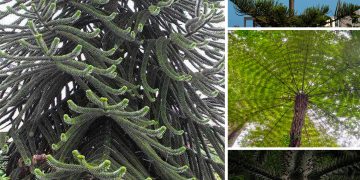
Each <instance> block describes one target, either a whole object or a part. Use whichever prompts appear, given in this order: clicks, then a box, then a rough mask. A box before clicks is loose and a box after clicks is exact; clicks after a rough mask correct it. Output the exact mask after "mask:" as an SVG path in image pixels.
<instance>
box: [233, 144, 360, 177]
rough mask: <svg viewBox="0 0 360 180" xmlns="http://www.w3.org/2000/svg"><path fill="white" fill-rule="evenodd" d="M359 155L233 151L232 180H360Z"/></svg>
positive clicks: (351, 152) (351, 153)
mask: <svg viewBox="0 0 360 180" xmlns="http://www.w3.org/2000/svg"><path fill="white" fill-rule="evenodd" d="M359 164H360V153H359V151H314V150H312V151H309V150H308V151H229V179H233V180H235V179H237V178H236V177H243V179H254V180H257V179H274V180H275V179H276V180H290V179H329V180H332V179H334V180H335V179H357V177H359V176H360V171H359V168H358V166H359Z"/></svg>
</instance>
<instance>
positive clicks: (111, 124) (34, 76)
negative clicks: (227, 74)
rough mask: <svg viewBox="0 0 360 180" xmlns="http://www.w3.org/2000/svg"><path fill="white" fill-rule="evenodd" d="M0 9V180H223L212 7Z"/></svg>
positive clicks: (136, 4) (65, 2)
mask: <svg viewBox="0 0 360 180" xmlns="http://www.w3.org/2000/svg"><path fill="white" fill-rule="evenodd" d="M7 3H8V4H7ZM0 5H1V6H7V5H9V6H8V7H7V8H6V10H5V11H1V12H0V23H1V25H0V50H1V51H0V58H1V59H0V125H1V127H2V128H9V129H10V130H9V132H8V136H10V140H7V143H6V145H5V146H4V149H3V151H2V152H4V153H5V154H4V158H3V159H5V165H6V175H7V176H10V178H11V179H35V178H36V179H130V180H132V179H146V180H150V179H152V178H153V179H189V178H196V179H219V177H220V178H222V179H223V178H224V158H225V157H224V123H225V122H224V116H223V114H224V112H223V111H224V110H223V107H224V92H223V89H224V71H223V70H224V58H223V57H224V55H223V54H224V43H223V39H224V30H223V28H221V27H219V24H218V23H220V22H223V21H224V16H223V12H222V10H221V9H222V8H223V7H222V5H221V3H220V2H218V1H217V0H210V1H206V2H205V1H196V2H194V1H182V0H181V1H173V0H165V1H149V0H144V1H118V0H71V1H69V0H33V1H27V0H19V1H1V2H0ZM6 22H10V23H7V24H5V23H6ZM1 167H3V166H1Z"/></svg>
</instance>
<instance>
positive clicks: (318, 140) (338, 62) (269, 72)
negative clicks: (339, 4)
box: [229, 31, 360, 146]
mask: <svg viewBox="0 0 360 180" xmlns="http://www.w3.org/2000/svg"><path fill="white" fill-rule="evenodd" d="M358 44H359V34H358V33H357V32H352V31H351V32H348V31H340V32H336V31H234V32H232V33H230V34H229V97H230V98H229V124H230V126H232V127H238V128H237V129H238V130H241V129H244V127H247V126H254V128H253V129H251V130H249V131H248V132H249V133H248V134H247V135H246V136H245V137H244V138H243V140H244V142H246V143H241V145H242V146H300V145H302V146H336V143H335V138H338V137H343V136H344V134H345V135H346V137H354V138H356V139H358V138H359V133H358V128H359V125H360V124H359V118H360V114H359V111H358V110H359V104H360V101H359V100H360V98H359V97H360V91H359V86H360V84H359V72H358V71H359V65H360V61H359V50H358V48H357V46H358ZM235 130H236V129H235ZM234 133H235V132H234V131H231V132H230V134H234ZM235 134H236V133H235ZM231 138H232V139H230V144H231V142H232V143H233V142H234V139H236V136H233V137H231ZM340 145H343V144H340ZM348 145H349V146H351V145H352V144H348Z"/></svg>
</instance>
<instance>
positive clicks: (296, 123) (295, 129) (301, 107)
mask: <svg viewBox="0 0 360 180" xmlns="http://www.w3.org/2000/svg"><path fill="white" fill-rule="evenodd" d="M308 100H309V99H308V96H307V95H306V94H297V95H296V97H295V106H294V117H293V121H292V124H291V130H290V144H289V147H299V146H300V144H301V130H302V127H303V125H304V122H305V116H306V110H307V105H308Z"/></svg>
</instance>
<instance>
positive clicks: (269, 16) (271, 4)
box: [231, 0, 360, 27]
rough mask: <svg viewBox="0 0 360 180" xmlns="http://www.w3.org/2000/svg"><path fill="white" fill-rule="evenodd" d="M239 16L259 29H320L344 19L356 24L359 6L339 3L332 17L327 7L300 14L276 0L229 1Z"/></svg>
mask: <svg viewBox="0 0 360 180" xmlns="http://www.w3.org/2000/svg"><path fill="white" fill-rule="evenodd" d="M231 2H233V3H234V4H235V6H234V7H235V9H236V11H237V13H238V14H239V15H250V16H251V17H253V18H254V19H255V24H256V25H258V26H261V27H321V26H325V25H326V24H328V23H330V22H333V21H337V20H340V19H342V18H344V17H349V18H351V22H352V23H357V22H358V18H359V15H357V14H355V11H356V10H358V9H360V5H357V4H351V3H345V2H340V1H339V3H338V5H337V8H336V11H335V14H334V16H336V18H335V19H331V17H330V16H329V15H328V13H329V6H327V5H323V6H321V7H320V6H319V7H308V8H307V9H305V10H304V11H303V12H302V13H297V12H295V10H294V9H291V8H288V6H286V5H284V4H282V3H279V2H278V1H277V0H231ZM295 8H296V7H295Z"/></svg>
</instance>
